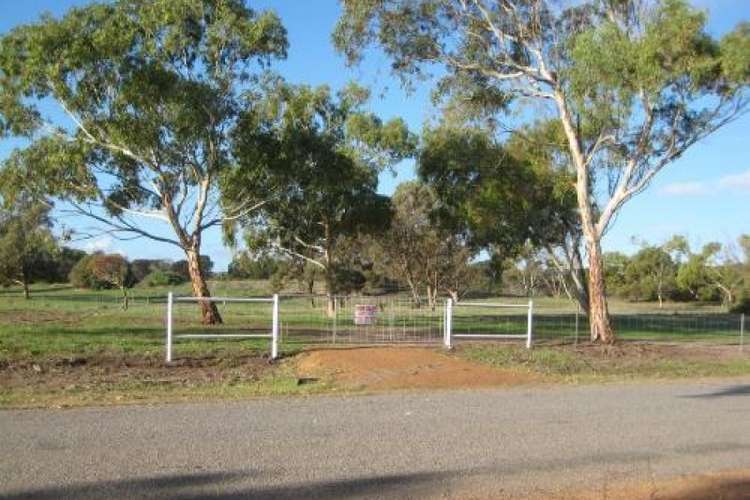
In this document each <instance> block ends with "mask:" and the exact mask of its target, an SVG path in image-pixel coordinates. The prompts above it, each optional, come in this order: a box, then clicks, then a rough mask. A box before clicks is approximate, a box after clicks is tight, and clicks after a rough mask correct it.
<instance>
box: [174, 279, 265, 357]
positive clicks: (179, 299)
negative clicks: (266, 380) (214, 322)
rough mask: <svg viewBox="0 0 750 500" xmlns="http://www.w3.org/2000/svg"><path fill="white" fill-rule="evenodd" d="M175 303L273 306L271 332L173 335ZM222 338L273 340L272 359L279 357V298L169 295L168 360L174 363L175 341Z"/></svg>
mask: <svg viewBox="0 0 750 500" xmlns="http://www.w3.org/2000/svg"><path fill="white" fill-rule="evenodd" d="M175 302H221V303H228V302H264V303H271V304H273V312H272V319H271V331H270V332H269V333H260V334H254V333H197V334H196V333H190V334H179V335H175V334H174V333H173V319H172V309H173V308H174V303H175ZM222 338H267V339H270V340H271V359H276V358H278V357H279V296H278V295H274V296H273V297H261V298H248V297H175V296H174V295H173V294H172V292H169V294H168V295H167V339H166V351H167V353H166V359H167V363H171V362H172V346H173V343H174V340H175V339H222Z"/></svg>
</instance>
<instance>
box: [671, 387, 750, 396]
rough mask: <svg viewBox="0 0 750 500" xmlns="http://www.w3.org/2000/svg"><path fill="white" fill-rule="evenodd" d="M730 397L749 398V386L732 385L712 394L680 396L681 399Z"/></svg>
mask: <svg viewBox="0 0 750 500" xmlns="http://www.w3.org/2000/svg"><path fill="white" fill-rule="evenodd" d="M730 396H750V385H733V386H731V387H726V388H724V389H720V390H718V391H714V392H708V393H705V394H690V395H687V396H682V397H683V398H696V399H699V398H722V397H730Z"/></svg>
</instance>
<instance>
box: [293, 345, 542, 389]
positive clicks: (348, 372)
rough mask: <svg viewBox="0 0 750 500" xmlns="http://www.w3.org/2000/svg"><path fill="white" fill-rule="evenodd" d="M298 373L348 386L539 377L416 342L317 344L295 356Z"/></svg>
mask: <svg viewBox="0 0 750 500" xmlns="http://www.w3.org/2000/svg"><path fill="white" fill-rule="evenodd" d="M296 370H297V374H298V376H299V377H300V378H303V379H304V378H312V379H328V380H333V381H334V382H336V383H338V384H342V385H344V386H347V387H350V388H359V389H366V390H376V391H379V390H389V389H453V388H472V387H491V386H504V385H519V384H529V383H533V382H536V381H539V380H540V379H539V377H538V376H535V375H532V374H527V373H521V372H518V371H515V370H513V371H512V370H503V369H498V368H493V367H490V366H485V365H482V364H479V363H472V362H471V361H466V360H463V359H460V358H457V357H455V356H451V355H448V354H444V353H442V352H440V351H439V350H438V349H434V348H433V349H426V348H418V347H362V348H341V349H320V350H313V351H308V352H305V353H303V354H301V355H300V356H299V359H298V361H297V365H296Z"/></svg>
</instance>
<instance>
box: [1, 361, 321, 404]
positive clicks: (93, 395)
mask: <svg viewBox="0 0 750 500" xmlns="http://www.w3.org/2000/svg"><path fill="white" fill-rule="evenodd" d="M335 390H336V388H335V387H332V386H330V385H329V384H328V383H326V382H325V381H321V382H320V383H316V384H303V385H300V384H299V383H298V379H297V377H296V375H295V373H294V371H293V370H292V369H291V367H289V366H287V365H281V366H277V367H275V368H273V369H269V370H268V373H267V374H266V375H264V376H262V377H261V378H259V379H258V380H249V381H248V380H241V379H238V380H230V381H226V380H221V381H209V382H205V381H194V382H187V381H158V380H156V381H154V380H149V379H147V378H137V377H134V379H132V380H127V381H118V382H102V381H98V382H97V383H95V384H89V385H81V384H71V385H68V386H64V387H53V386H33V385H29V386H27V387H12V388H4V387H0V408H3V407H6V408H37V407H57V408H62V407H75V406H92V405H110V404H130V403H142V404H143V403H169V402H180V401H214V400H239V399H247V398H253V397H266V396H293V395H297V396H300V395H310V394H316V393H321V392H331V391H335Z"/></svg>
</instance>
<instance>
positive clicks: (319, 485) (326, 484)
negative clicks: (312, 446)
mask: <svg viewBox="0 0 750 500" xmlns="http://www.w3.org/2000/svg"><path fill="white" fill-rule="evenodd" d="M255 474H256V473H254V472H252V471H247V472H239V471H236V472H216V473H200V474H174V475H164V476H154V477H147V478H137V479H132V480H122V481H101V482H92V483H82V484H74V485H68V486H59V487H51V488H42V489H37V490H27V491H17V492H11V493H9V494H7V495H3V496H2V498H4V499H8V500H20V499H32V498H33V499H41V500H47V499H49V500H53V499H55V500H57V499H63V498H75V499H79V498H82V499H86V498H96V499H100V498H107V497H109V498H118V499H119V498H160V499H167V500H193V499H196V500H197V499H209V500H223V499H225V500H235V499H244V498H253V499H255V498H264V499H266V498H267V499H277V498H278V499H281V498H295V499H296V498H353V497H361V496H375V495H377V496H384V497H392V498H397V497H403V496H404V495H408V496H410V497H423V496H430V494H431V493H432V494H434V491H435V490H434V488H435V487H436V486H437V485H439V484H440V480H441V478H446V476H447V474H438V473H413V474H392V475H385V476H376V477H362V478H353V479H342V480H335V481H323V482H314V483H305V484H299V485H279V486H258V487H253V486H250V487H248V486H246V485H243V484H233V483H238V482H241V481H242V480H248V479H251V477H252V476H253V475H255Z"/></svg>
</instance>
